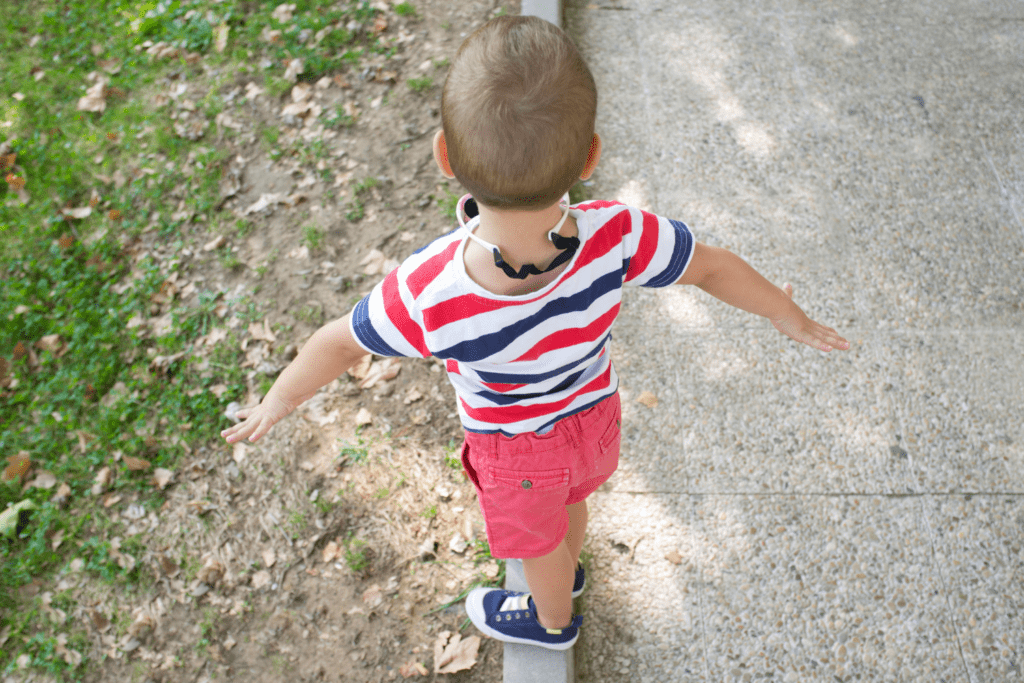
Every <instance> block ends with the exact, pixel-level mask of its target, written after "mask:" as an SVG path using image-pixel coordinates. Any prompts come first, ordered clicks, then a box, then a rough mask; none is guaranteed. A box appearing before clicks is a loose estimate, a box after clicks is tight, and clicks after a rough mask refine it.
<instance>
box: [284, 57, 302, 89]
mask: <svg viewBox="0 0 1024 683" xmlns="http://www.w3.org/2000/svg"><path fill="white" fill-rule="evenodd" d="M305 71H306V65H305V62H303V61H302V60H301V59H299V58H298V57H295V58H294V59H290V60H288V68H287V69H285V71H284V80H286V81H291V82H292V83H294V82H295V81H297V80H298V79H299V75H300V74H302V73H304V72H305Z"/></svg>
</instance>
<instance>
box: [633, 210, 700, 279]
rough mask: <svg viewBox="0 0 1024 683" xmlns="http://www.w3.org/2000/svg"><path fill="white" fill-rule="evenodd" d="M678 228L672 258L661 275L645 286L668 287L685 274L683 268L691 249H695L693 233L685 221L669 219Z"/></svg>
mask: <svg viewBox="0 0 1024 683" xmlns="http://www.w3.org/2000/svg"><path fill="white" fill-rule="evenodd" d="M668 222H669V223H670V224H671V225H672V227H673V228H675V230H676V244H675V247H673V249H672V258H670V259H669V262H668V266H667V267H666V268H665V270H663V271H662V272H661V273H660V274H659V275H655V276H654V277H652V278H651V279H650V280H648V282H647V284H645V285H643V286H644V287H667V286H669V285H671V284H672V283H674V282H675V281H676V280H678V279H679V276H680V275H682V274H683V268H685V267H686V262H687V261H688V260H689V256H690V250H691V249H693V235H692V234H691V233H690V229H689V228H688V227H686V224H685V223H680V222H679V221H674V220H672V219H669V221H668Z"/></svg>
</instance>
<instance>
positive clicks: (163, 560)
mask: <svg viewBox="0 0 1024 683" xmlns="http://www.w3.org/2000/svg"><path fill="white" fill-rule="evenodd" d="M157 559H158V560H159V561H160V569H162V570H163V572H164V574H166V575H167V577H168V578H171V579H173V578H174V577H175V576H177V575H178V571H179V569H180V567H178V565H177V564H175V563H174V561H173V560H171V558H169V557H167V556H166V555H164V554H163V553H160V554H159V555H158V556H157Z"/></svg>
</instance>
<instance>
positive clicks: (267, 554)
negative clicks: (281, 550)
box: [261, 548, 277, 569]
mask: <svg viewBox="0 0 1024 683" xmlns="http://www.w3.org/2000/svg"><path fill="white" fill-rule="evenodd" d="M261 554H262V555H263V564H264V565H265V566H266V567H267V569H269V568H271V567H273V566H274V563H275V562H277V553H275V552H274V549H273V548H265V549H264V550H263V552H262V553H261Z"/></svg>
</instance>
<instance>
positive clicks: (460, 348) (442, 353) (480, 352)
mask: <svg viewBox="0 0 1024 683" xmlns="http://www.w3.org/2000/svg"><path fill="white" fill-rule="evenodd" d="M620 287H622V274H621V273H620V272H618V271H612V272H611V273H608V274H606V275H602V276H601V277H599V278H597V279H596V280H594V282H593V283H592V284H591V285H590V287H588V288H587V289H585V290H583V291H582V292H577V293H576V294H573V295H572V296H567V297H563V298H561V299H556V300H554V301H552V302H550V303H548V304H546V305H545V306H544V308H542V309H540V310H539V311H538V312H537V313H534V314H533V315H531V316H529V317H527V318H524V319H522V320H520V321H518V322H515V323H513V324H511V325H509V326H507V327H504V328H502V329H500V330H498V331H497V332H491V333H490V334H483V335H480V336H479V337H477V338H476V339H467V340H466V341H463V342H459V343H458V344H455V345H454V346H449V347H448V348H447V349H441V350H439V351H437V352H436V353H435V354H434V355H435V356H437V357H438V358H454V359H455V360H457V361H460V362H462V363H474V362H476V361H481V360H484V359H485V358H489V357H491V356H493V355H494V354H496V353H498V352H499V351H501V350H503V349H504V348H505V347H507V346H508V345H509V342H512V341H514V340H516V339H519V338H520V337H522V336H524V335H526V334H527V333H529V332H530V330H531V329H533V328H534V327H537V326H538V325H542V324H544V323H547V322H548V321H549V320H550V319H551V318H553V317H555V316H558V315H564V314H566V313H576V312H580V311H586V310H587V309H588V308H590V306H591V304H593V303H594V302H595V301H597V300H598V299H599V298H601V297H602V296H604V295H605V294H607V293H608V292H611V291H613V290H616V289H619V288H620ZM550 376H553V375H550Z"/></svg>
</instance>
